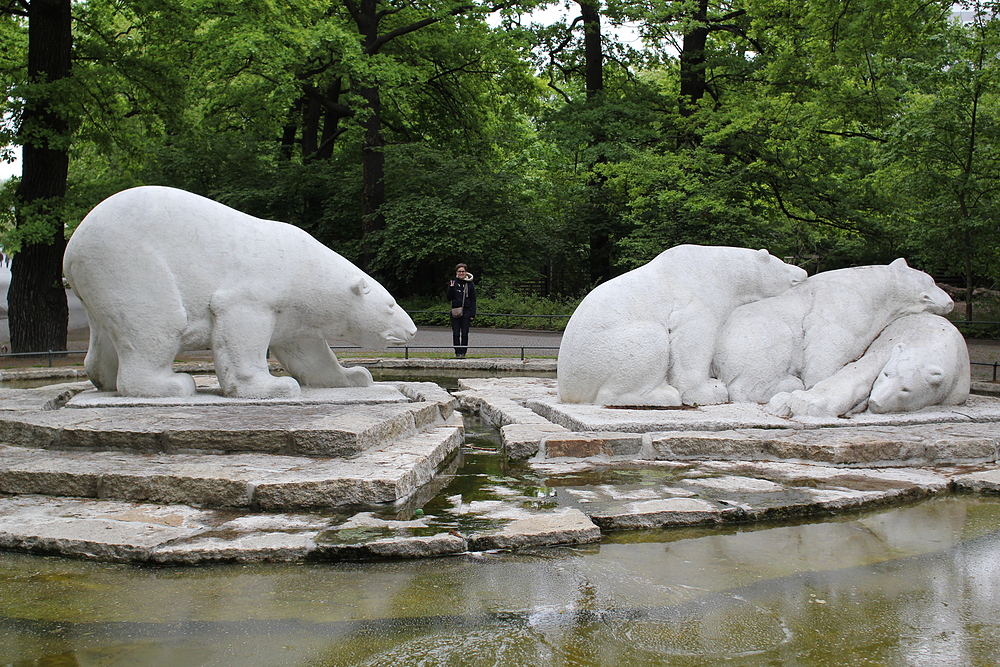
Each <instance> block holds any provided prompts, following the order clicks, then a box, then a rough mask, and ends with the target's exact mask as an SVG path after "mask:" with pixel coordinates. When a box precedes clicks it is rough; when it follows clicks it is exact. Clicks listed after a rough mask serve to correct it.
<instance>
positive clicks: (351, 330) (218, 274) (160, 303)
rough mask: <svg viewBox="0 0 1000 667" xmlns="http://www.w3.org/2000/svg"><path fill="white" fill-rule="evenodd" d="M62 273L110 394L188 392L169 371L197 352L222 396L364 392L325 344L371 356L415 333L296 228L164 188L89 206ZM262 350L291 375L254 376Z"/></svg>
mask: <svg viewBox="0 0 1000 667" xmlns="http://www.w3.org/2000/svg"><path fill="white" fill-rule="evenodd" d="M63 269H64V271H65V274H66V278H67V279H68V281H69V283H70V285H72V287H73V289H74V290H75V291H76V293H77V294H78V295H79V297H80V300H81V301H82V302H83V304H84V308H85V309H86V311H87V315H88V317H89V318H90V328H91V333H90V347H89V349H88V351H87V357H86V360H85V362H84V363H85V367H86V370H87V374H88V376H89V377H90V379H91V381H93V383H94V384H95V385H96V386H97V387H98V388H99V389H101V390H105V391H114V390H117V391H118V393H119V394H121V395H123V396H191V395H193V394H194V393H195V384H194V381H193V380H192V379H191V377H190V376H188V375H186V374H184V373H174V372H173V370H172V363H173V360H174V357H175V355H176V354H177V353H178V352H180V351H182V350H196V349H207V348H211V349H212V351H213V354H214V357H215V369H216V374H217V375H218V378H219V384H220V386H221V387H222V391H223V394H225V395H226V396H233V397H243V398H274V397H290V396H296V395H298V394H299V393H300V384H301V385H306V386H322V387H341V386H367V385H370V384H372V376H371V374H370V373H369V372H368V371H367V370H366V369H364V368H360V367H359V368H344V367H343V366H341V365H340V363H339V362H338V361H337V358H336V356H335V355H334V354H333V353H332V352H331V351H330V348H329V346H328V345H327V343H326V340H327V339H333V338H337V339H346V340H349V341H351V342H353V343H355V344H357V345H362V346H366V347H369V346H370V347H384V346H385V345H387V344H389V343H405V342H406V341H407V340H409V339H410V338H412V337H413V335H414V334H415V333H416V327H415V326H414V325H413V321H412V320H411V319H410V317H409V316H408V315H407V314H406V313H405V312H404V311H403V310H402V309H400V308H399V307H398V306H397V305H396V302H395V301H394V300H393V298H392V297H391V296H390V295H389V293H388V292H387V291H386V290H385V289H384V288H383V287H382V286H381V285H379V284H378V283H377V282H375V281H374V280H373V279H372V278H370V277H369V276H367V275H365V274H364V273H363V272H362V271H361V270H360V269H358V268H357V267H356V266H354V265H353V264H352V263H350V262H349V261H347V260H346V259H344V258H343V257H341V256H340V255H338V254H337V253H335V252H333V251H332V250H330V249H329V248H327V247H325V246H324V245H322V244H321V243H320V242H319V241H317V240H316V239H314V238H313V237H312V236H310V235H309V234H307V233H306V232H304V231H302V230H301V229H298V228H296V227H293V226H292V225H288V224H285V223H281V222H273V221H270V220H261V219H258V218H254V217H251V216H249V215H246V214H244V213H240V212H239V211H236V210H233V209H231V208H229V207H227V206H223V205H222V204H219V203H217V202H214V201H211V200H209V199H205V198H204V197H199V196H197V195H194V194H191V193H189V192H184V191H183V190H176V189H173V188H165V187H139V188H134V189H131V190H125V191H123V192H119V193H118V194H115V195H112V196H111V197H109V198H108V199H106V200H104V201H103V202H101V203H100V204H98V205H97V206H96V207H95V208H94V209H93V210H92V211H91V212H90V213H89V214H88V215H87V217H86V218H84V220H83V222H81V223H80V226H79V227H77V229H76V232H75V233H74V234H73V236H72V238H70V240H69V243H68V244H67V246H66V254H65V257H64V260H63ZM268 348H270V350H271V352H273V353H274V354H275V356H276V357H277V358H278V360H279V361H280V362H281V364H282V365H283V366H284V368H285V369H286V370H287V371H288V372H289V373H290V374H291V376H292V377H275V376H273V375H271V374H270V373H269V372H268V366H267V350H268Z"/></svg>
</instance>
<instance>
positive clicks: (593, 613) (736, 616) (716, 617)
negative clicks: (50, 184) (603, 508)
mask: <svg viewBox="0 0 1000 667" xmlns="http://www.w3.org/2000/svg"><path fill="white" fill-rule="evenodd" d="M998 527H1000V499H995V498H982V497H976V496H959V497H948V498H939V499H934V500H930V501H927V502H924V503H921V504H918V505H913V506H908V507H901V508H895V509H891V510H886V511H882V512H873V513H867V514H860V515H852V516H849V517H839V518H835V519H831V520H829V521H824V522H820V523H809V524H801V525H783V526H774V525H772V526H769V527H759V526H758V527H750V526H745V527H736V528H734V527H728V528H726V529H723V530H719V529H708V528H702V529H689V530H679V531H647V532H643V533H618V534H615V535H612V536H610V537H609V538H608V539H607V540H606V541H605V542H604V543H602V544H600V545H594V546H588V547H584V548H575V549H549V550H544V551H539V552H536V553H528V554H480V555H472V556H467V557H456V558H445V559H436V560H425V561H417V562H402V563H373V564H329V565H328V564H309V565H298V566H275V565H268V566H213V567H199V568H165V569H150V568H140V567H132V566H125V565H113V564H101V563H88V562H76V561H68V560H63V559H56V558H39V557H31V556H24V555H16V554H0V601H2V603H0V604H2V607H0V665H18V666H22V665H25V666H26V665H170V666H171V667H176V666H182V665H310V666H316V667H320V666H322V667H335V666H342V665H344V666H346V665H456V666H457V665H477V666H478V665H530V664H536V665H541V664H544V665H579V666H589V665H620V664H629V665H664V664H667V665H681V666H686V665H704V664H716V663H721V662H725V663H726V664H730V665H745V666H758V665H838V666H840V665H870V664H879V665H935V666H940V665H996V664H1000V648H998V647H1000V532H998Z"/></svg>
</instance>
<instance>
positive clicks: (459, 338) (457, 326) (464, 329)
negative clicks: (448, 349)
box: [451, 315, 471, 357]
mask: <svg viewBox="0 0 1000 667" xmlns="http://www.w3.org/2000/svg"><path fill="white" fill-rule="evenodd" d="M470 321H471V318H470V317H469V316H468V315H462V316H461V317H453V318H451V342H452V345H454V346H455V354H456V355H458V356H462V357H464V356H465V352H466V350H467V349H468V348H467V347H466V346H467V345H468V344H469V323H470Z"/></svg>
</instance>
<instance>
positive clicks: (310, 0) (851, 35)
mask: <svg viewBox="0 0 1000 667" xmlns="http://www.w3.org/2000/svg"><path fill="white" fill-rule="evenodd" d="M554 4H555V5H557V6H559V4H560V3H551V2H549V3H546V2H538V1H537V0H528V1H525V2H517V1H515V0H511V1H509V2H498V3H491V2H486V1H483V0H246V1H241V2H226V1H224V0H0V43H2V45H3V48H2V49H0V81H2V83H3V85H4V87H5V89H6V95H5V98H4V100H3V103H2V104H3V107H2V122H0V151H6V153H5V154H4V155H2V156H0V157H4V158H6V159H10V158H11V153H10V150H11V149H12V147H14V146H20V147H21V150H22V156H21V164H22V174H21V176H20V177H19V178H14V179H11V180H9V181H7V182H6V183H5V184H4V186H3V189H2V191H0V247H2V248H3V249H4V251H5V252H7V253H9V254H12V255H13V257H14V259H13V264H12V273H13V276H12V283H11V288H10V293H9V298H8V307H9V315H10V325H11V343H12V349H13V350H14V351H36V350H47V349H55V350H60V349H65V335H66V333H65V323H66V306H65V296H64V294H63V292H62V289H61V287H62V276H61V257H62V251H63V248H64V247H65V239H66V238H67V237H68V236H69V235H70V234H71V233H72V231H73V229H74V227H75V225H76V224H78V222H79V220H80V219H82V217H83V216H84V215H85V214H86V212H87V210H89V209H90V208H91V207H93V206H94V205H95V204H97V203H98V202H99V201H100V200H102V199H103V198H105V197H107V196H109V195H111V194H113V193H115V192H117V191H119V190H122V189H125V188H128V187H131V186H136V185H142V184H158V185H169V186H175V187H179V188H183V189H186V190H189V191H191V192H195V193H198V194H202V195H205V196H207V197H210V198H212V199H215V200H218V201H220V202H223V203H225V204H227V205H229V206H232V207H234V208H237V209H239V210H241V211H244V212H246V213H249V214H252V215H255V216H258V217H263V218H270V219H275V220H282V221H285V222H290V223H293V224H295V225H298V226H300V227H302V228H303V229H305V230H307V231H309V232H310V233H311V234H313V235H314V236H315V237H316V238H318V239H319V240H321V241H322V242H323V243H325V244H327V245H329V246H330V247H331V248H333V249H334V250H336V251H337V252H339V253H341V254H342V255H344V256H345V257H347V258H348V259H350V260H351V261H353V262H355V263H356V264H358V265H359V266H361V267H363V268H365V269H366V270H367V271H368V272H370V273H372V274H373V275H375V276H376V277H377V278H378V279H379V280H380V281H382V282H383V283H384V284H385V285H386V287H388V288H389V289H390V291H392V292H393V293H394V294H396V295H397V296H399V297H402V298H403V299H404V300H407V299H408V300H409V301H408V302H409V303H421V302H420V300H419V299H420V297H421V296H424V297H428V298H429V297H431V296H432V297H433V300H438V301H439V300H440V298H441V294H442V290H443V285H444V281H445V280H446V279H447V278H448V277H449V276H450V275H451V274H452V271H453V269H454V265H455V263H456V262H458V261H464V262H466V263H468V264H469V265H470V268H471V269H472V270H473V272H474V273H475V274H476V275H477V284H478V285H479V286H480V289H481V290H482V292H483V293H484V294H486V295H490V294H493V295H502V294H504V293H507V292H509V291H511V290H514V289H520V290H521V291H522V292H523V293H530V294H533V295H536V296H537V297H539V298H541V297H548V298H549V299H550V300H551V302H556V303H557V302H559V301H571V300H572V299H575V298H579V297H580V296H581V295H582V294H584V293H585V292H586V291H588V290H589V289H591V288H592V287H593V286H595V285H596V284H598V283H600V282H602V281H604V280H607V279H608V278H610V277H613V276H615V275H618V274H621V273H623V272H625V271H627V270H629V269H632V268H634V267H636V266H638V265H640V264H642V263H644V262H646V261H648V260H650V259H651V258H652V257H654V256H656V255H657V254H658V253H659V252H661V251H662V250H664V249H666V248H668V247H671V246H673V245H676V244H680V243H700V244H711V245H735V246H746V247H753V248H758V247H764V248H768V249H770V250H771V252H772V253H773V254H775V255H777V256H779V257H782V258H784V259H786V261H789V262H792V263H795V264H798V265H800V266H802V267H804V268H806V269H807V270H808V271H809V272H810V273H815V272H817V271H820V270H829V269H834V268H840V267H844V266H850V265H860V264H873V263H887V262H889V261H891V260H893V259H895V258H896V257H900V256H904V257H906V258H907V259H908V261H909V262H910V264H911V265H912V266H916V267H918V268H921V269H924V270H926V271H928V272H930V273H932V274H933V275H934V276H935V277H937V278H938V279H941V280H948V281H951V282H954V283H956V284H959V285H961V286H963V287H965V288H966V289H967V290H968V292H969V294H971V293H972V290H973V288H975V287H977V286H986V287H993V286H995V285H994V284H995V282H996V280H997V278H998V276H1000V273H998V265H997V259H998V241H1000V226H998V225H997V224H996V220H995V211H996V210H997V199H998V197H1000V21H998V20H997V18H996V17H997V14H998V10H1000V7H998V5H1000V2H985V1H973V0H970V1H967V2H960V3H953V2H951V1H950V0H948V1H942V0H734V1H732V2H725V1H723V2H718V1H716V0H677V1H672V0H566V2H565V3H564V6H565V8H566V12H565V20H564V21H557V22H556V23H555V24H549V25H543V24H538V23H535V22H534V21H533V19H532V17H537V16H538V13H537V12H538V11H539V10H540V9H544V8H546V7H552V6H553V5H554ZM958 11H961V14H958V13H956V12H958ZM622 25H628V26H630V27H631V29H632V31H633V32H632V33H630V34H633V33H635V34H638V35H639V36H640V37H641V40H631V41H626V40H623V39H621V37H620V36H621V34H622V32H621V31H620V30H618V29H617V28H616V26H622ZM634 288H635V289H642V286H641V285H636V286H634ZM966 303H967V305H966V310H965V312H964V316H965V318H966V319H969V320H971V319H973V315H974V313H973V311H972V299H971V298H969V299H966Z"/></svg>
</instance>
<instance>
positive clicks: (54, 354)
mask: <svg viewBox="0 0 1000 667" xmlns="http://www.w3.org/2000/svg"><path fill="white" fill-rule="evenodd" d="M71 354H87V351H86V350H48V351H46V352H3V353H0V358H3V357H46V358H48V360H49V368H52V357H66V356H69V355H71Z"/></svg>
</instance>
